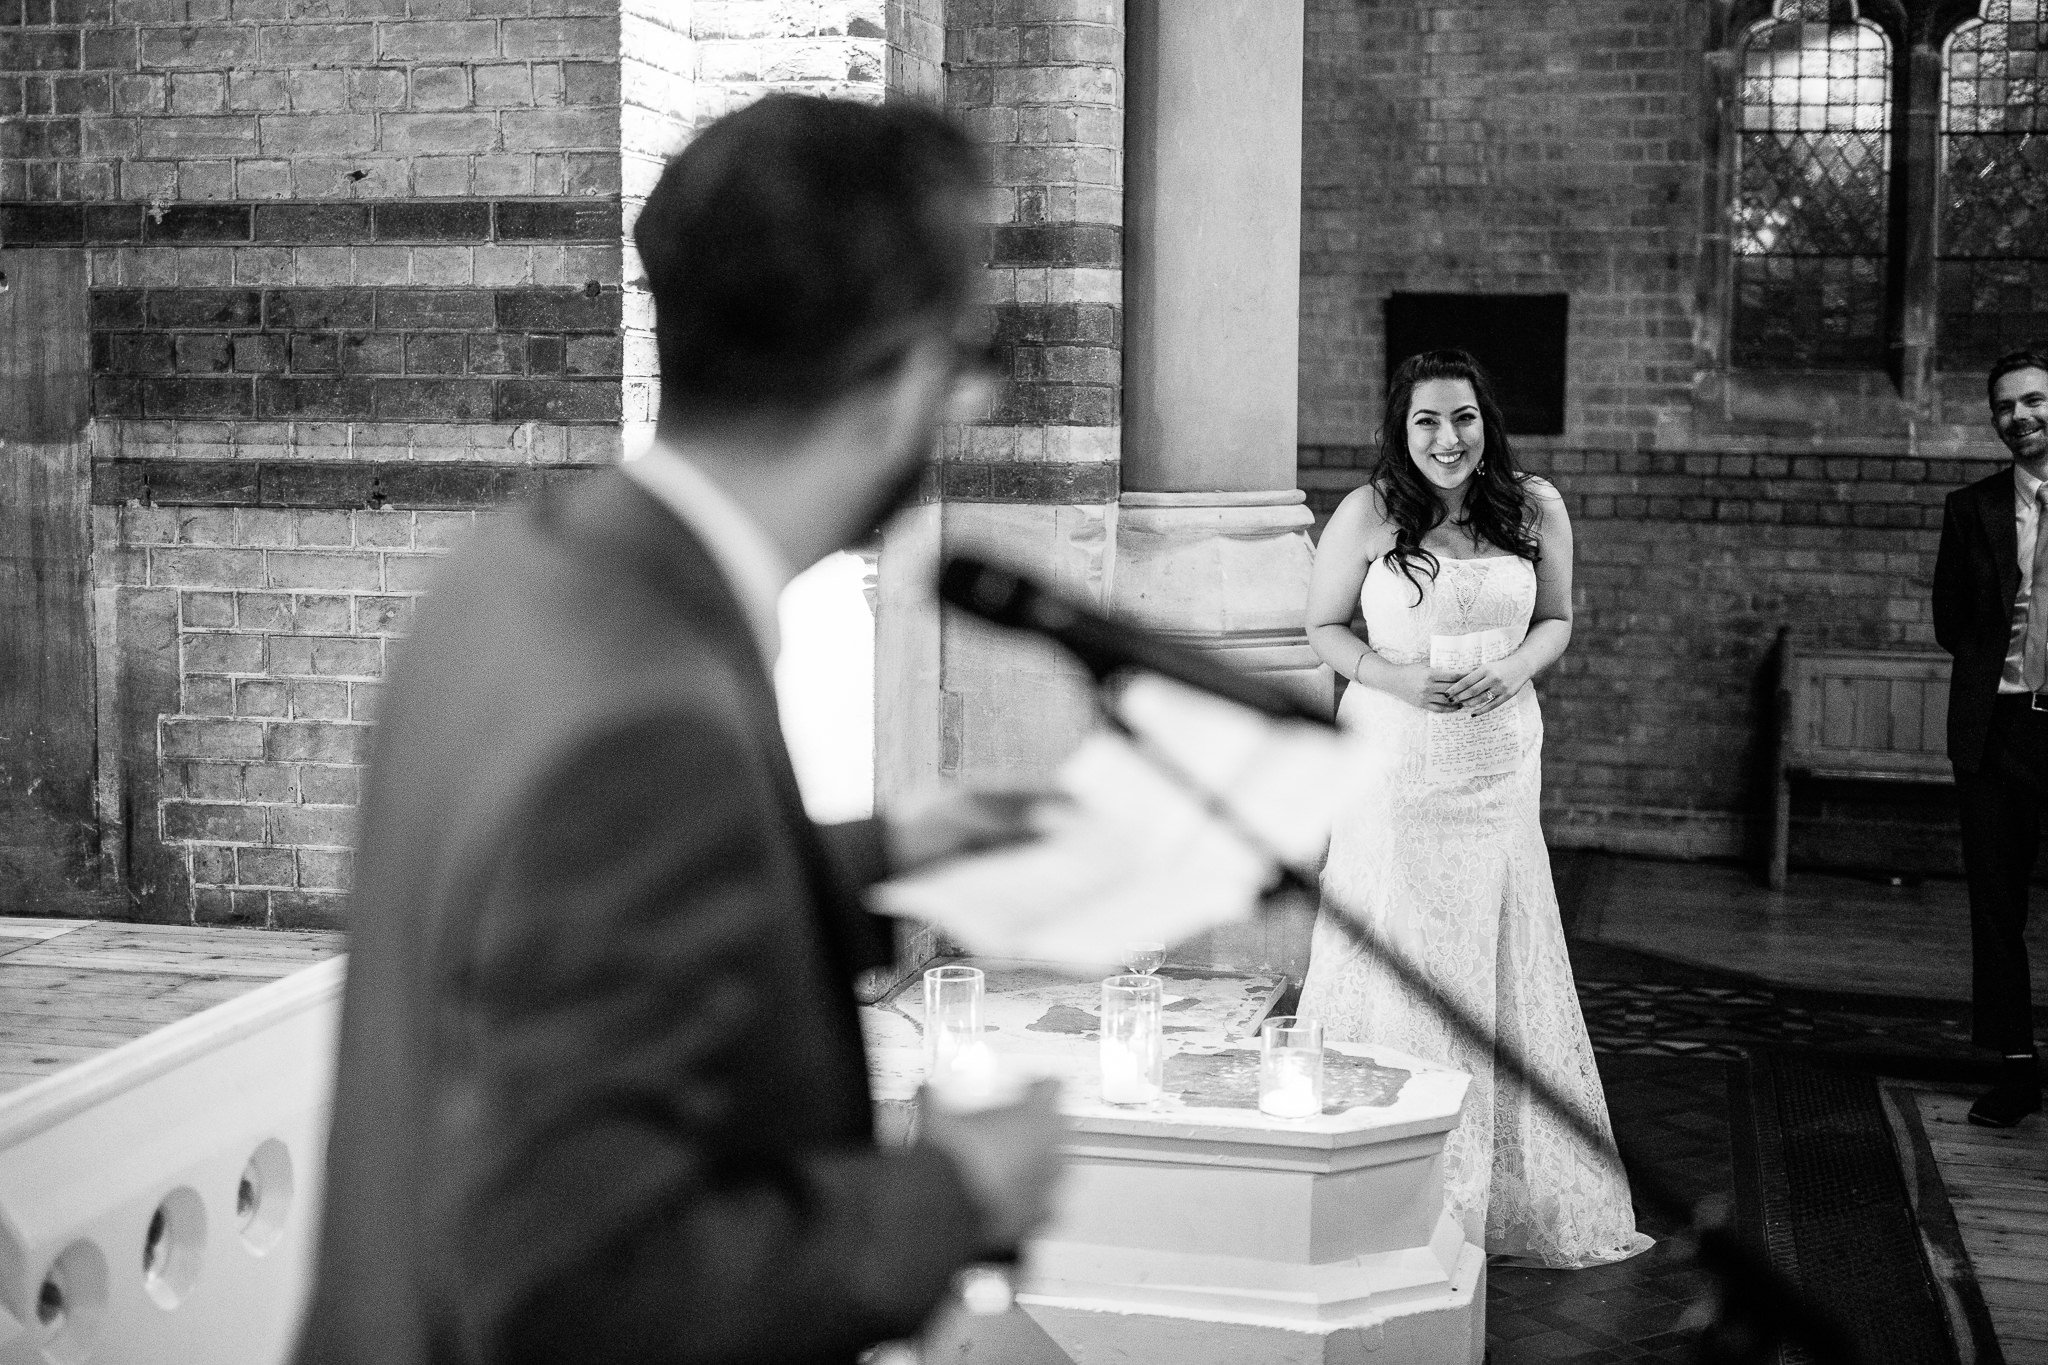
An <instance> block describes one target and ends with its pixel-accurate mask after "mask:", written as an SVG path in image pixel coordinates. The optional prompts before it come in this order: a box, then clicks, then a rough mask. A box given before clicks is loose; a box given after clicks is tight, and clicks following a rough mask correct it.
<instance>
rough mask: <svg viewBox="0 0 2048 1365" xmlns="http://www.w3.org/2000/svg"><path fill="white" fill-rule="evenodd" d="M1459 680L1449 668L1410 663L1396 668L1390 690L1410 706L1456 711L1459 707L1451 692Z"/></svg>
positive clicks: (1425, 709)
mask: <svg viewBox="0 0 2048 1365" xmlns="http://www.w3.org/2000/svg"><path fill="white" fill-rule="evenodd" d="M1458 681H1459V678H1458V675H1457V674H1456V673H1454V672H1452V671H1450V670H1449V669H1444V668H1431V667H1430V666H1429V665H1428V664H1409V665H1407V666H1406V667H1404V668H1400V669H1397V670H1395V673H1394V684H1395V685H1394V686H1393V687H1391V688H1389V689H1388V690H1389V691H1390V692H1392V693H1393V694H1394V695H1395V696H1397V697H1399V698H1400V699H1401V700H1402V701H1405V702H1407V703H1408V704H1409V705H1410V706H1413V707H1417V708H1419V709H1421V710H1424V711H1455V710H1457V709H1458V707H1457V704H1456V703H1455V702H1453V701H1452V700H1451V698H1450V692H1451V689H1452V688H1453V687H1455V686H1456V685H1457V683H1458Z"/></svg>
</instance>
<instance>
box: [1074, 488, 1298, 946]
mask: <svg viewBox="0 0 2048 1365" xmlns="http://www.w3.org/2000/svg"><path fill="white" fill-rule="evenodd" d="M1314 523H1315V517H1314V515H1313V514H1312V513H1310V511H1309V510H1308V505H1307V496H1306V495H1305V494H1303V493H1302V492H1301V491H1300V490H1299V489H1294V488H1281V489H1274V490H1271V491H1268V492H1233V493H1213V492H1211V493H1125V494H1124V495H1123V497H1122V498H1121V499H1120V500H1119V503H1118V509H1117V532H1116V562H1115V566H1114V568H1113V569H1112V571H1111V576H1110V604H1111V605H1112V606H1114V607H1115V608H1117V609H1118V610H1120V611H1122V612H1123V613H1125V614H1126V615H1128V616H1131V617H1133V618H1135V619H1136V620H1138V621H1140V622H1142V623H1144V624H1145V625H1148V626H1150V627H1152V628H1153V629H1155V630H1158V631H1161V632H1164V633H1165V634H1167V635H1170V636H1173V637H1175V638H1177V639H1179V640H1181V641H1183V642H1185V643H1187V644H1190V645H1193V646H1195V647H1196V648H1199V649H1204V650H1209V651H1212V652H1214V653H1215V654H1216V655H1217V656H1218V657H1219V658H1222V659H1223V660H1225V661H1226V662H1228V663H1231V664H1234V665H1236V666H1237V667H1239V668H1243V669H1247V670H1249V671H1251V672H1254V673H1258V674H1261V675H1263V676H1265V677H1267V678H1269V679H1271V680H1272V681H1274V682H1276V683H1278V684H1279V685H1280V686H1282V687H1285V688H1287V689H1288V690H1289V691H1291V692H1294V693H1295V694H1297V695H1298V696H1300V697H1302V698H1303V699H1304V700H1306V701H1308V702H1309V703H1310V704H1311V705H1313V706H1317V707H1320V708H1322V709H1323V711H1324V712H1326V713H1327V712H1329V711H1332V710H1334V709H1335V706H1336V675H1335V674H1334V673H1332V672H1331V671H1330V670H1329V669H1328V668H1326V667H1324V666H1323V664H1322V662H1321V661H1320V660H1318V659H1317V658H1316V656H1315V653H1314V651H1312V650H1311V649H1310V648H1309V645H1308V636H1307V634H1306V633H1305V632H1304V631H1303V629H1302V617H1303V612H1304V610H1305V609H1306V607H1307V605H1308V580H1309V571H1310V568H1311V565H1312V563H1313V561H1314V555H1315V550H1314V546H1313V545H1312V544H1311V543H1310V541H1309V527H1310V526H1312V525H1314ZM1314 923H1315V907H1314V906H1313V905H1287V906H1285V907H1281V908H1276V909H1273V910H1270V911H1269V912H1268V913H1267V914H1266V915H1264V916H1262V917H1260V918H1258V919H1255V920H1253V921H1251V922H1250V923H1246V924H1239V925H1233V926H1231V927H1229V928H1226V929H1219V930H1217V931H1216V932H1214V933H1212V934H1205V935H1203V936H1202V937H1201V938H1199V939H1196V940H1193V941H1191V942H1189V943H1186V944H1183V945H1181V946H1179V947H1178V948H1176V949H1175V950H1174V954H1173V961H1174V962H1175V963H1178V964H1180V965H1183V966H1198V965H1199V966H1209V967H1229V968H1234V969H1237V970H1241V971H1263V972H1280V973H1283V974H1285V975H1286V976H1288V977H1290V978H1292V979H1293V980H1295V981H1296V982H1299V981H1300V980H1301V979H1302V976H1303V974H1304V973H1306V972H1307V970H1308V955H1309V952H1308V950H1309V936H1310V934H1311V932H1312V931H1313V928H1314Z"/></svg>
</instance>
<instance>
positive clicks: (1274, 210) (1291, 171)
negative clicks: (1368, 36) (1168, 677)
mask: <svg viewBox="0 0 2048 1365" xmlns="http://www.w3.org/2000/svg"><path fill="white" fill-rule="evenodd" d="M1127 24H1128V37H1127V40H1126V51H1127V56H1126V71H1127V74H1126V82H1127V89H1128V99H1129V114H1128V116H1127V119H1126V133H1125V137H1126V149H1127V150H1126V157H1127V162H1126V172H1125V174H1126V179H1125V196H1124V206H1125V207H1124V213H1125V222H1126V225H1127V260H1126V266H1125V275H1124V308H1125V317H1126V343H1125V363H1124V403H1125V436H1124V463H1123V496H1122V498H1121V500H1120V522H1119V529H1118V538H1117V555H1116V564H1115V570H1114V574H1113V578H1112V582H1113V585H1114V587H1113V595H1112V600H1113V602H1114V603H1115V605H1117V606H1118V607H1121V608H1123V609H1124V610H1126V611H1128V612H1132V613H1134V614H1136V615H1137V616H1139V617H1141V618H1142V619H1144V620H1146V621H1148V622H1149V623H1151V624H1153V625H1155V626H1158V627H1159V628H1161V629H1164V630H1167V631H1171V632H1173V633H1175V634H1178V635H1182V636H1184V637H1186V638H1188V639H1189V640H1191V641H1192V642H1195V643H1198V644H1201V645H1203V646H1207V647H1210V648H1213V649H1217V650H1219V651H1222V652H1223V653H1224V654H1225V655H1226V657H1228V658H1229V659H1231V660H1232V661H1233V662H1236V663H1239V664H1242V665H1243V666H1245V667H1248V668H1253V669H1258V670H1261V671H1268V672H1273V673H1276V674H1278V675H1280V676H1281V677H1282V678H1283V679H1284V680H1286V681H1288V682H1289V683H1291V684H1294V685H1297V686H1301V687H1304V688H1310V689H1319V690H1320V691H1321V694H1322V695H1324V696H1327V695H1328V681H1327V675H1320V676H1319V675H1318V673H1317V665H1316V661H1315V658H1314V656H1313V655H1312V654H1311V653H1310V652H1309V649H1308V645H1307V641H1306V640H1305V638H1304V637H1303V634H1302V629H1301V613H1302V607H1303V603H1304V600H1305V596H1306V593H1307V589H1308V573H1309V561H1310V544H1309V538H1308V528H1309V526H1310V524H1311V517H1310V515H1309V511H1308V508H1307V506H1306V503H1305V500H1304V497H1303V495H1302V493H1301V491H1300V490H1299V489H1297V488H1296V487H1295V477H1294V473H1295V471H1294V464H1295V394H1296V387H1297V375H1296V368H1297V353H1298V349H1299V347H1298V316H1299V309H1300V281H1301V70H1302V3H1301V0H1171V3H1168V0H1131V2H1130V5H1129V10H1128V18H1127Z"/></svg>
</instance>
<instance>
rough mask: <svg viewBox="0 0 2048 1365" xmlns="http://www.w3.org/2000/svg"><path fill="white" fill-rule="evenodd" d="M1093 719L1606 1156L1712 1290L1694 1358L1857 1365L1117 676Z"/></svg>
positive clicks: (1825, 1324) (1780, 1280)
mask: <svg viewBox="0 0 2048 1365" xmlns="http://www.w3.org/2000/svg"><path fill="white" fill-rule="evenodd" d="M1089 672H1090V673H1091V674H1092V675H1093V678H1094V682H1095V687H1096V700H1097V707H1098V710H1099V711H1100V712H1101V714H1102V717H1103V719H1104V721H1105V723H1106V724H1108V725H1109V726H1110V728H1111V729H1113V730H1115V731H1116V732H1117V733H1118V734H1120V735H1122V736H1123V737H1124V738H1125V739H1126V740H1128V741H1129V742H1130V744H1131V745H1132V747H1133V748H1135V749H1136V750H1137V751H1138V753H1139V754H1141V755H1142V756H1143V757H1144V758H1145V759H1146V761H1147V762H1149V763H1150V764H1151V765H1152V766H1153V767H1154V768H1155V769H1157V770H1158V771H1159V772H1160V773H1161V774H1162V775H1163V776H1165V777H1166V778H1167V779H1169V780H1170V781H1172V782H1173V783H1174V785H1175V786H1177V787H1179V788H1180V789H1181V790H1183V791H1185V792H1186V793H1187V794H1188V795H1189V796H1191V797H1193V798H1194V799H1195V800H1196V801H1197V802H1199V803H1200V804H1201V806H1202V807H1203V809H1204V810H1206V811H1207V812H1208V813H1209V814H1210V815H1211V816H1213V817H1215V819H1216V820H1217V821H1218V822H1219V823H1221V824H1223V825H1224V826H1225V827H1226V828H1228V829H1229V830H1231V832H1232V833H1234V834H1236V835H1237V837H1239V838H1240V839H1243V840H1244V841H1245V843H1246V844H1247V845H1248V846H1249V847H1251V848H1252V849H1253V850H1254V851H1255V852H1257V853H1258V854H1259V855H1260V856H1261V857H1263V858H1264V859H1265V860H1266V861H1267V862H1268V863H1270V864H1271V865H1272V866H1273V868H1274V870H1275V880H1274V882H1273V884H1272V885H1271V886H1269V887H1268V888H1267V889H1266V893H1265V898H1264V901H1263V904H1264V905H1266V906H1268V907H1270V906H1271V905H1273V904H1274V903H1275V902H1276V901H1277V900H1278V899H1279V898H1281V897H1283V896H1285V895H1287V894H1289V893H1295V892H1298V893H1300V894H1303V895H1306V896H1309V897H1311V898H1318V897H1319V898H1320V899H1321V901H1322V905H1323V912H1324V913H1323V914H1322V918H1323V919H1324V920H1325V921H1326V922H1328V923H1329V924H1331V925H1332V926H1334V927H1335V928H1337V929H1338V930H1339V931H1341V932H1342V933H1343V934H1344V936H1345V937H1346V938H1348V939H1350V940H1351V942H1352V944H1353V946H1355V947H1356V948H1358V949H1359V950H1360V951H1361V952H1364V953H1367V954H1370V955H1371V956H1372V957H1374V958H1377V959H1378V960H1379V962H1380V963H1381V964H1382V965H1383V966H1385V967H1386V968H1387V970H1388V971H1389V972H1390V973H1391V974H1392V975H1393V976H1394V977H1395V978H1396V979H1397V980H1399V981H1400V983H1401V984H1402V985H1403V986H1405V987H1406V988H1407V989H1408V990H1410V991H1412V992H1413V993H1414V994H1415V995H1416V996H1417V997H1418V998H1420V999H1421V1000H1423V1001H1425V1002H1427V1003H1428V1005H1429V1007H1430V1008H1431V1009H1433V1010H1434V1011H1435V1012H1436V1014H1437V1016H1438V1017H1439V1018H1440V1019H1442V1020H1443V1022H1444V1023H1445V1024H1447V1025H1448V1026H1449V1027H1450V1030H1451V1032H1452V1033H1454V1034H1456V1035H1457V1036H1458V1038H1459V1039H1460V1040H1461V1041H1463V1042H1464V1043H1465V1044H1467V1045H1468V1046H1470V1047H1473V1048H1476V1049H1478V1050H1479V1051H1481V1052H1485V1053H1491V1054H1492V1056H1493V1063H1494V1067H1495V1069H1496V1071H1498V1072H1500V1073H1502V1074H1504V1075H1506V1076H1507V1077H1508V1078H1509V1079H1511V1080H1513V1081H1514V1082H1516V1083H1517V1084H1520V1085H1522V1086H1523V1087H1525V1088H1526V1089H1527V1090H1528V1092H1529V1094H1530V1096H1531V1097H1532V1098H1534V1099H1535V1100H1536V1102H1537V1103H1538V1104H1540V1105H1542V1106H1543V1107H1544V1108H1545V1109H1547V1110H1549V1111H1550V1112H1551V1113H1552V1114H1553V1115H1554V1116H1555V1117H1556V1118H1557V1119H1558V1120H1559V1121H1560V1122H1561V1123H1563V1124H1564V1125H1565V1127H1567V1128H1568V1129H1570V1130H1571V1132H1572V1134H1573V1136H1575V1137H1577V1138H1579V1139H1580V1140H1581V1141H1583V1142H1584V1143H1586V1145H1587V1146H1588V1147H1589V1148H1591V1149H1592V1150H1593V1151H1595V1152H1611V1153H1612V1154H1613V1156H1612V1159H1613V1160H1614V1161H1616V1162H1617V1163H1619V1164H1620V1166H1621V1168H1622V1170H1623V1172H1624V1174H1626V1175H1627V1176H1628V1178H1629V1183H1630V1187H1631V1188H1632V1189H1633V1190H1634V1192H1635V1194H1636V1195H1637V1196H1638V1197H1639V1198H1640V1199H1641V1200H1642V1201H1643V1202H1644V1203H1645V1204H1646V1205H1648V1206H1650V1207H1651V1208H1654V1209H1655V1210H1656V1211H1657V1212H1659V1213H1661V1214H1663V1215H1665V1216H1666V1217H1669V1218H1672V1219H1674V1220H1675V1221H1680V1222H1683V1223H1685V1224H1686V1233H1685V1234H1684V1237H1685V1240H1686V1241H1687V1242H1689V1243H1690V1244H1691V1247H1692V1253H1693V1256H1694V1258H1695V1259H1696V1260H1697V1261H1698V1262H1699V1264H1700V1265H1701V1266H1702V1267H1703V1268H1704V1269H1706V1270H1707V1271H1708V1272H1709V1273H1711V1274H1712V1275H1714V1276H1715V1278H1716V1279H1717V1281H1718V1283H1719V1287H1720V1294H1719V1299H1718V1302H1717V1304H1716V1307H1715V1316H1714V1318H1713V1320H1712V1321H1711V1322H1710V1323H1709V1325H1708V1328H1707V1333H1706V1336H1705V1337H1704V1338H1703V1340H1702V1341H1701V1343H1700V1345H1701V1358H1702V1359H1703V1360H1705V1361H1710V1362H1714V1363H1715V1365H1766V1363H1767V1362H1768V1365H1776V1362H1777V1360H1778V1351H1777V1347H1778V1345H1779V1344H1780V1343H1786V1342H1789V1343H1793V1344H1796V1345H1798V1346H1800V1347H1803V1348H1805V1350H1806V1352H1807V1353H1808V1356H1809V1358H1810V1359H1811V1360H1812V1361H1814V1362H1815V1365H1857V1363H1858V1362H1859V1361H1860V1357H1859V1356H1858V1354H1857V1352H1856V1349H1855V1347H1854V1346H1853V1345H1852V1344H1851V1343H1850V1340H1849V1338H1848V1335H1847V1334H1846V1333H1845V1332H1844V1331H1843V1330H1842V1328H1841V1326H1840V1325H1839V1324H1837V1323H1836V1322H1834V1321H1833V1320H1832V1319H1831V1318H1829V1317H1828V1315H1827V1314H1826V1313H1824V1312H1823V1311H1822V1310H1820V1309H1819V1308H1817V1307H1815V1306H1814V1305H1813V1304H1811V1303H1809V1302H1807V1301H1806V1298H1805V1296H1804V1294H1803V1293H1802V1292H1801V1291H1800V1289H1799V1287H1798V1286H1797V1285H1795V1284H1793V1283H1792V1282H1791V1281H1790V1280H1789V1279H1787V1278H1786V1277H1785V1276H1784V1275H1783V1274H1781V1273H1780V1272H1779V1271H1778V1270H1777V1268H1776V1267H1774V1266H1772V1265H1771V1264H1770V1263H1769V1262H1767V1261H1765V1260H1764V1259H1763V1258H1762V1257H1761V1256H1759V1255H1757V1254H1756V1253H1755V1252H1754V1251H1752V1250H1751V1249H1750V1248H1749V1247H1747V1246H1745V1245H1743V1244H1742V1242H1740V1241H1739V1240H1737V1238H1736V1237H1735V1236H1734V1235H1733V1234H1732V1233H1731V1232H1729V1231H1728V1229H1727V1228H1725V1227H1722V1226H1720V1225H1718V1224H1717V1223H1716V1222H1714V1221H1713V1220H1711V1219H1710V1218H1708V1217H1707V1216H1706V1215H1705V1212H1704V1210H1702V1209H1696V1208H1694V1207H1693V1206H1692V1205H1691V1204H1690V1203H1689V1202H1688V1201H1687V1200H1686V1199H1685V1197H1684V1196H1682V1195H1680V1194H1679V1193H1678V1192H1677V1191H1676V1190H1674V1189H1673V1188H1672V1187H1671V1186H1670V1185H1669V1184H1667V1183H1666V1182H1665V1181H1664V1180H1663V1179H1661V1178H1660V1177H1658V1176H1657V1175H1656V1174H1655V1173H1653V1172H1652V1171H1650V1170H1649V1169H1648V1168H1647V1167H1645V1166H1643V1165H1642V1164H1640V1163H1639V1162H1632V1161H1630V1160H1629V1159H1628V1158H1627V1157H1626V1156H1625V1155H1624V1154H1623V1152H1622V1150H1621V1146H1620V1144H1619V1143H1618V1142H1615V1141H1612V1140H1610V1139H1609V1138H1608V1137H1607V1136H1606V1135H1605V1134H1603V1133H1601V1131H1600V1127H1599V1125H1598V1123H1596V1122H1595V1121H1594V1120H1593V1119H1592V1118H1591V1117H1590V1116H1588V1115H1586V1114H1583V1113H1581V1112H1580V1111H1579V1110H1578V1109H1577V1108H1576V1107H1575V1106H1574V1105H1573V1104H1572V1102H1571V1101H1570V1100H1569V1099H1567V1098H1566V1097H1565V1096H1564V1094H1563V1093H1562V1092H1560V1091H1559V1090H1558V1089H1557V1088H1556V1087H1555V1086H1553V1085H1552V1084H1551V1083H1550V1082H1549V1081H1547V1080H1545V1079H1544V1078H1543V1077H1542V1076H1541V1075H1539V1074H1538V1073H1537V1072H1536V1071H1535V1070H1534V1069H1533V1068H1532V1067H1531V1066H1530V1064H1529V1062H1528V1061H1527V1060H1526V1059H1525V1058H1524V1057H1523V1056H1522V1055H1521V1053H1520V1052H1519V1051H1518V1050H1517V1049H1516V1048H1515V1047H1514V1045H1513V1044H1511V1043H1508V1042H1506V1041H1505V1040H1503V1039H1500V1038H1497V1037H1495V1036H1494V1034H1493V1032H1492V1030H1491V1029H1489V1028H1488V1027H1487V1026H1486V1025H1485V1024H1482V1023H1481V1022H1480V1021H1479V1020H1478V1019H1477V1018H1476V1017H1475V1016H1474V1015H1473V1014H1472V1013H1471V1012H1470V1011H1469V1010H1467V1009H1466V1008H1465V1007H1464V1006H1463V1005H1461V1004H1459V1003H1458V1002H1457V1001H1456V1000H1454V999H1452V998H1451V997H1450V996H1449V995H1447V994H1445V993H1444V992H1443V991H1442V990H1440V989H1439V988H1438V987H1437V986H1436V985H1435V983H1433V982H1432V981H1431V980H1430V979H1429V977H1428V975H1427V973H1425V972H1424V971H1423V970H1422V969H1421V968H1420V967H1418V966H1416V964H1415V963H1414V962H1413V961H1411V960H1410V959H1409V958H1408V956H1407V955H1406V954H1405V953H1404V952H1402V951H1401V950H1400V949H1399V948H1397V947H1395V946H1394V945H1393V944H1392V943H1389V942H1388V941H1387V940H1386V939H1384V938H1383V937H1381V936H1380V935H1379V934H1378V933H1377V932H1376V931H1375V930H1373V929H1372V928H1371V927H1369V926H1368V925H1366V924H1365V923H1363V922H1362V921H1361V920H1360V919H1359V918H1358V917H1357V916H1355V915H1353V914H1352V913H1351V911H1350V908H1349V907H1348V906H1345V905H1343V904H1341V903H1339V902H1336V901H1334V900H1333V899H1332V898H1331V897H1330V896H1328V895H1327V894H1326V893H1324V892H1323V891H1322V890H1321V888H1320V886H1319V885H1318V877H1317V875H1316V872H1315V870H1314V869H1311V868H1303V867H1297V866H1295V865H1293V864H1292V863H1290V862H1289V861H1288V860H1287V858H1286V856H1285V855H1283V854H1281V853H1280V852H1279V851H1277V850H1276V849H1274V848H1273V847H1272V845H1271V844H1270V843H1269V842H1268V841H1267V840H1265V839H1264V838H1263V837H1261V836H1260V834H1259V832H1258V831H1257V830H1255V829H1253V828H1252V827H1251V826H1250V825H1249V824H1248V823H1247V822H1246V821H1245V820H1243V819H1242V818H1241V817H1239V815H1238V814H1237V812H1236V811H1235V810H1234V809H1233V808H1232V807H1231V805H1230V803H1229V802H1228V801H1227V800H1226V799H1225V798H1224V797H1223V795H1222V794H1221V793H1219V792H1215V791H1211V790H1210V789H1209V788H1208V787H1207V786H1206V785H1204V784H1203V783H1202V781H1201V780H1200V779H1199V778H1197V777H1195V776H1194V775H1193V774H1191V773H1189V772H1188V771H1187V770H1186V769H1185V768H1183V767H1182V766H1181V765H1180V764H1179V763H1177V762H1176V761H1175V760H1174V759H1173V757H1172V756H1171V755H1169V754H1167V753H1165V752H1164V751H1162V750H1161V749H1160V748H1159V746H1158V745H1156V744H1154V743H1152V742H1151V741H1150V740H1148V739H1147V738H1146V737H1145V736H1144V735H1142V734H1140V733H1138V732H1137V731H1136V730H1134V729H1133V728H1132V727H1131V726H1130V725H1128V724H1127V723H1126V722H1125V721H1124V719H1123V717H1122V716H1121V715H1119V714H1118V713H1117V710H1116V707H1115V705H1114V699H1113V693H1114V690H1115V681H1116V677H1117V675H1118V672H1119V670H1114V669H1105V670H1100V671H1098V670H1097V669H1095V668H1093V667H1090V668H1089Z"/></svg>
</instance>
